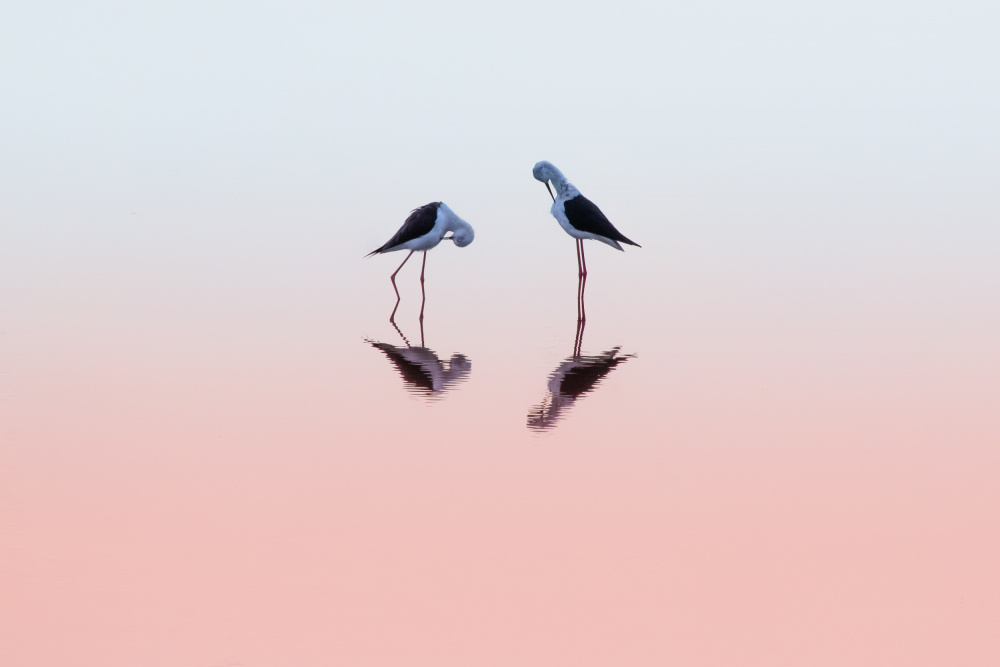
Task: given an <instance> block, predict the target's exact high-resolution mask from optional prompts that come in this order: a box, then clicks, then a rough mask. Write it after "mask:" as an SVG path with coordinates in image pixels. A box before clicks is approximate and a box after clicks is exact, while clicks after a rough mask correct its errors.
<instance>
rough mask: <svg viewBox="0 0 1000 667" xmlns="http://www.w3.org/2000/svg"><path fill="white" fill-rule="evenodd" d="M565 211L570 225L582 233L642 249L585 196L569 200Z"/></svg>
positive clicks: (565, 204) (564, 205)
mask: <svg viewBox="0 0 1000 667" xmlns="http://www.w3.org/2000/svg"><path fill="white" fill-rule="evenodd" d="M563 209H564V210H565V211H566V219H567V220H569V224H571V225H573V226H574V227H575V228H577V229H578V230H580V231H581V232H587V233H588V234H597V235H598V236H603V237H605V238H609V239H611V240H612V241H618V242H620V243H627V244H629V245H634V246H635V247H637V248H641V247H642V246H640V245H639V244H638V243H636V242H635V241H632V240H630V239H628V238H626V237H625V235H624V234H622V233H621V232H620V231H618V230H617V229H615V226H614V225H612V224H611V221H610V220H608V217H607V216H606V215H604V213H603V212H602V211H601V209H599V208H597V204H595V203H594V202H592V201H590V200H589V199H587V198H586V197H584V196H583V195H577V196H575V197H573V198H572V199H567V200H566V201H565V203H564V204H563Z"/></svg>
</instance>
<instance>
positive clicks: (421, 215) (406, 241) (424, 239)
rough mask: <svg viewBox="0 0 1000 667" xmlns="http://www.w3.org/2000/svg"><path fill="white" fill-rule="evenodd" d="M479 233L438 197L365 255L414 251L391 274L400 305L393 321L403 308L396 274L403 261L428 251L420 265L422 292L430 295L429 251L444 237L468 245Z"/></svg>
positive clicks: (414, 212)
mask: <svg viewBox="0 0 1000 667" xmlns="http://www.w3.org/2000/svg"><path fill="white" fill-rule="evenodd" d="M448 232H451V236H445V234H447V233H448ZM475 237H476V232H475V230H473V229H472V225H470V224H469V223H467V222H466V221H465V220H462V219H461V218H460V217H458V216H457V215H455V212H454V211H452V210H451V209H450V208H448V205H447V204H445V203H444V202H439V201H435V202H431V203H430V204H424V205H423V206H421V207H419V208H415V209H413V211H411V212H410V215H409V216H408V217H407V218H406V220H405V221H404V222H403V225H402V226H401V227H400V228H399V230H398V231H397V232H396V233H395V234H393V236H392V238H391V239H389V240H388V241H386V242H385V243H384V244H383V245H382V246H381V247H379V248H376V249H375V250H372V251H371V252H370V253H368V254H367V255H365V257H371V256H372V255H382V254H385V253H387V252H395V251H397V250H409V251H410V253H409V254H408V255H407V256H406V259H404V260H403V262H402V263H401V264H400V265H399V268H397V269H396V270H395V271H394V272H393V274H392V275H391V276H390V277H389V280H390V282H392V289H393V290H394V291H395V292H396V307H395V308H393V309H392V315H390V316H389V321H390V322H393V318H394V317H395V316H396V308H399V301H400V297H399V289H397V287H396V274H397V273H399V271H400V269H402V268H403V264H406V262H407V260H409V259H410V257H411V256H413V253H415V252H417V251H418V250H419V251H423V253H424V261H423V264H422V265H421V267H420V293H421V295H423V296H424V298H425V299H426V294H425V293H424V270H425V269H426V268H427V251H428V250H430V249H431V248H433V247H434V246H436V245H437V244H439V243H441V241H453V242H454V243H455V245H457V246H458V247H459V248H464V247H465V246H467V245H469V244H470V243H472V241H473V239H474V238H475ZM423 318H424V309H423V303H421V306H420V319H421V320H423Z"/></svg>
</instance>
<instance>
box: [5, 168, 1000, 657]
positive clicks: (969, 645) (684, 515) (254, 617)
mask: <svg viewBox="0 0 1000 667" xmlns="http://www.w3.org/2000/svg"><path fill="white" fill-rule="evenodd" d="M539 190H541V189H540V188H539ZM530 193H532V194H536V195H537V198H535V199H530V198H529V197H530V195H526V196H525V197H526V199H525V201H524V206H525V207H526V208H527V207H530V205H531V204H538V205H539V207H540V208H541V209H542V210H541V211H540V212H539V215H538V216H536V217H535V218H532V219H530V220H528V221H524V222H523V223H521V222H519V223H517V224H518V225H521V224H523V225H528V224H531V225H535V224H537V225H542V226H541V227H538V229H540V230H544V233H542V232H539V234H537V239H536V242H535V243H532V244H528V245H522V244H521V240H520V238H519V237H518V235H517V234H515V233H512V232H509V231H505V227H504V225H503V224H501V223H500V222H499V221H494V220H491V219H489V217H488V216H483V215H480V219H478V220H477V219H476V217H475V216H474V215H473V212H467V213H465V215H466V217H467V219H469V220H470V221H471V222H473V223H474V224H476V223H479V236H478V238H477V242H476V243H474V244H473V245H472V246H470V247H469V248H467V249H464V250H458V249H455V248H454V247H451V246H449V247H444V246H442V247H440V248H438V249H436V250H434V251H433V252H432V253H431V255H430V257H429V260H428V282H427V292H428V300H427V306H426V319H425V332H424V333H425V344H426V347H427V348H429V349H430V350H432V351H433V352H434V353H436V354H437V355H438V357H439V358H440V359H441V360H442V361H443V362H448V361H449V360H450V359H451V358H452V355H453V354H455V353H459V354H461V355H463V356H464V357H465V358H466V359H467V364H468V373H467V374H466V375H464V376H463V377H462V378H460V379H459V380H458V381H455V382H454V383H451V384H449V385H448V386H447V387H446V388H445V389H444V390H443V391H440V392H438V393H436V394H428V392H426V391H424V392H420V391H417V390H415V389H414V388H413V387H412V386H410V385H407V384H406V383H405V382H404V381H403V378H402V377H401V376H400V374H399V373H398V372H397V370H396V367H395V366H394V365H393V364H392V363H391V362H390V361H389V359H388V358H387V357H386V355H385V354H383V353H382V352H381V351H379V350H377V349H375V348H374V347H372V346H371V345H370V344H369V343H368V342H366V339H369V340H374V341H379V342H385V343H389V344H391V345H393V346H396V347H397V348H400V349H402V348H405V347H406V343H405V342H404V340H403V339H402V337H401V336H400V335H399V334H398V333H397V332H396V330H395V329H393V328H392V327H391V326H390V324H389V323H388V321H387V317H388V314H389V312H390V310H391V308H392V305H393V301H394V298H393V295H392V291H391V287H390V286H389V283H388V279H387V277H388V274H389V273H390V272H391V270H392V269H394V267H395V265H396V263H397V261H396V260H397V257H396V256H391V257H383V258H375V259H372V260H361V259H360V256H361V254H363V253H362V252H359V250H363V249H365V246H364V243H365V241H363V240H350V241H349V242H348V243H343V239H341V242H340V244H339V245H338V242H337V239H336V238H334V236H333V234H334V233H335V228H334V227H332V226H331V227H329V228H326V227H325V226H324V225H323V224H322V221H321V220H320V219H319V216H317V218H316V219H315V220H307V221H304V222H302V223H299V224H298V226H292V227H291V228H288V227H287V226H286V227H281V226H280V225H278V224H275V226H274V227H273V228H271V227H269V226H268V225H266V224H260V225H257V226H252V227H251V228H250V231H249V232H248V233H247V238H249V239H250V240H246V238H244V239H233V238H228V237H227V238H225V239H224V240H218V239H213V237H211V236H210V235H206V234H202V235H201V236H198V233H196V232H192V235H193V236H194V237H195V238H196V240H197V243H195V244H192V247H191V248H186V249H172V248H168V249H167V250H164V249H162V247H160V246H157V245H156V244H149V243H146V242H145V240H144V239H146V237H145V236H143V234H144V233H146V232H141V233H140V232H137V231H135V230H136V229H145V230H147V231H148V230H150V229H152V230H156V229H159V228H161V225H163V226H164V227H166V226H167V225H168V221H166V220H164V221H161V222H158V221H157V220H151V221H150V220H147V221H146V222H145V226H143V225H141V224H140V225H138V226H137V225H136V223H135V222H134V221H133V218H131V217H125V216H123V217H122V222H121V224H118V223H113V224H111V228H112V230H113V231H114V233H115V234H117V239H118V244H119V245H118V246H116V247H115V248H113V249H108V248H104V249H97V248H98V247H99V246H100V244H95V246H94V247H90V248H88V247H83V248H81V249H77V250H75V251H73V250H71V249H69V247H70V246H71V245H72V244H68V243H67V244H66V247H65V248H63V250H62V251H58V252H57V251H56V250H52V249H51V246H50V247H49V250H48V251H46V252H42V251H39V252H38V254H37V256H36V257H34V258H33V259H32V261H31V262H30V263H27V262H24V263H21V264H15V265H14V268H15V269H16V271H17V272H18V275H19V276H20V278H21V280H20V282H18V283H17V287H18V289H17V290H16V291H15V290H10V291H8V295H9V297H10V298H9V303H10V304H11V305H12V309H11V311H10V315H11V316H10V317H9V318H8V320H7V322H6V324H5V333H4V338H5V344H4V350H5V351H4V357H3V361H2V369H0V370H2V371H3V375H2V376H0V377H2V378H3V385H4V386H3V400H2V404H0V405H2V408H3V412H4V419H3V427H2V437H3V446H2V449H0V471H2V473H0V474H2V485H0V488H2V491H0V522H2V525H3V531H2V537H0V562H2V568H0V590H2V595H0V628H2V635H3V641H2V642H0V663H2V664H5V665H16V666H17V667H34V666H42V665H45V666H48V665H77V666H91V665H93V666H102V667H105V666H127V665H164V666H168V665H169V666H177V665H206V666H210V665H246V666H252V665H260V666H265V665H331V664H344V665H390V664H391V665H397V664H405V665H436V666H440V665H470V664H477V665H511V664H520V665H552V664H567V665H568V664H572V665H663V664H672V663H678V664H699V665H732V664H740V665H776V664H795V665H806V664H808V665H845V664H870V665H908V666H909V665H918V664H923V665H941V664H948V665H989V664H994V663H995V662H997V661H998V660H1000V636H998V628H1000V575H998V572H1000V570H998V568H997V565H996V564H997V562H1000V524H998V523H997V520H996V519H997V508H998V507H1000V490H998V486H997V484H996V480H997V478H998V475H1000V448H998V447H997V444H998V442H1000V421H998V419H997V416H996V412H995V411H996V405H997V403H998V399H1000V384H998V379H1000V354H998V352H997V347H996V341H997V340H998V334H1000V320H998V317H997V312H998V311H997V309H996V307H995V306H996V300H995V294H996V292H995V287H996V284H995V280H996V273H995V271H994V270H993V268H991V267H992V264H991V263H989V262H985V261H979V259H978V258H979V257H981V255H979V254H976V253H977V251H974V250H972V249H971V246H969V247H968V248H967V249H966V250H967V252H966V251H965V250H963V252H965V254H964V255H961V256H962V257H965V258H967V259H969V261H968V262H965V263H964V265H961V266H960V264H962V263H961V262H958V261H954V262H953V263H951V264H948V265H946V266H941V265H938V266H934V265H932V264H929V263H926V262H924V261H923V259H922V258H923V255H916V256H915V255H914V254H913V253H911V254H910V255H909V256H907V255H906V254H905V253H904V255H903V257H902V259H900V258H899V257H897V256H895V255H893V254H892V252H889V251H886V252H885V253H884V254H880V251H878V250H877V249H876V251H873V253H874V254H872V255H870V256H867V257H860V258H859V256H858V255H856V254H853V251H852V250H847V249H841V250H834V251H831V252H829V253H828V254H826V255H823V256H822V257H823V258H825V259H823V258H820V259H818V260H816V261H812V260H808V255H809V252H810V248H811V247H812V246H810V245H809V244H808V243H805V244H798V245H797V246H796V244H795V243H793V244H792V245H793V246H796V247H794V248H791V249H788V250H787V251H786V250H782V249H780V248H779V249H777V250H773V251H772V253H771V254H770V255H766V253H759V252H758V251H757V250H756V249H749V250H746V251H740V250H739V249H738V248H731V249H729V250H724V251H720V250H719V246H718V243H717V242H716V240H715V239H714V238H713V237H712V234H711V233H708V232H704V233H703V232H702V231H701V230H699V229H698V228H696V227H693V226H691V225H688V226H685V224H684V218H683V215H684V213H683V212H681V213H680V216H679V217H680V220H678V221H677V222H676V223H675V225H674V226H673V227H671V226H670V225H659V226H657V227H656V228H655V229H654V228H653V227H652V226H650V223H649V221H648V219H642V218H639V219H636V220H634V221H633V222H632V223H631V224H630V225H626V224H621V226H622V228H623V229H625V230H626V233H630V232H631V233H632V235H633V236H634V237H636V238H638V240H639V241H640V242H644V247H643V248H642V249H637V250H634V251H633V250H630V251H629V252H628V253H625V254H620V253H617V252H615V251H613V250H611V249H610V248H606V247H603V246H601V247H598V246H596V245H592V246H591V247H589V248H588V251H589V253H590V255H589V261H588V264H589V267H590V280H589V282H588V291H587V308H588V316H589V320H588V323H587V326H586V328H585V330H584V332H583V344H582V354H583V355H600V353H602V352H606V351H609V350H612V349H613V348H616V347H620V351H619V354H621V355H634V356H632V357H628V358H627V360H626V361H624V362H622V363H620V364H618V365H617V366H615V367H614V368H613V369H612V370H611V371H610V372H608V373H607V374H606V375H604V376H603V378H601V380H600V381H599V382H598V383H597V384H596V385H594V386H593V387H591V388H590V390H589V391H588V392H586V393H584V394H582V395H581V396H579V397H577V398H576V400H574V401H571V402H569V404H568V405H566V406H564V409H563V411H562V413H561V415H560V417H559V419H558V420H556V421H555V422H554V423H553V424H550V425H549V426H550V427H549V428H546V429H529V428H528V425H527V419H528V414H529V412H530V411H531V410H532V409H534V408H536V407H537V406H539V405H541V404H542V403H543V402H544V401H546V400H551V396H549V392H550V386H549V375H550V374H551V373H552V372H553V371H554V370H555V369H556V368H557V367H559V366H560V364H562V363H563V361H564V360H566V359H567V358H572V357H573V344H574V335H575V332H576V315H575V310H574V308H575V306H574V301H573V294H574V289H575V286H576V275H575V259H574V257H573V249H572V242H571V240H570V239H568V238H565V237H564V235H563V234H562V232H561V231H560V230H558V228H557V227H556V226H555V223H554V222H552V221H551V220H547V218H546V217H545V216H546V214H545V211H544V209H545V208H546V203H545V197H546V195H545V193H544V191H539V192H534V190H530ZM403 213H404V214H405V211H404V212H403ZM691 215H692V216H693V215H694V214H693V213H692V214H691ZM484 217H485V218H486V219H485V220H484V219H483V218H484ZM927 218H928V219H930V218H932V214H931V213H928V214H927ZM702 222H703V223H704V224H705V225H706V226H705V227H704V228H703V229H705V230H711V229H713V227H712V223H711V214H706V218H705V219H704V220H703V221H702ZM365 224H366V225H369V226H372V227H375V228H376V233H378V232H379V231H381V228H382V227H387V228H389V229H387V230H385V231H386V233H389V232H391V231H392V228H393V225H392V224H389V223H387V222H385V221H379V220H366V221H365ZM380 224H381V227H380V226H379V225H380ZM719 224H722V223H719ZM549 225H551V226H549ZM626 228H627V229H626ZM644 228H645V230H646V234H645V235H643V234H642V231H643V229H644ZM310 229H317V230H320V231H318V232H317V234H318V237H319V241H318V242H317V241H316V239H315V238H314V239H308V238H307V237H308V234H306V233H305V231H304V230H310ZM507 229H508V230H509V227H508V228H507ZM685 229H686V230H687V231H678V230H685ZM733 229H734V230H735V229H736V227H735V226H734V227H733ZM734 233H736V232H734ZM109 238H110V235H109ZM348 238H349V239H352V238H353V237H348ZM522 238H523V237H522ZM270 241H273V243H270ZM24 243H27V242H26V241H24ZM963 243H964V241H963ZM491 244H492V245H493V246H494V247H493V248H492V249H491ZM355 246H356V247H355ZM36 247H41V246H40V245H39V246H36ZM195 247H196V249H194V248H195ZM962 248H965V246H964V245H954V246H951V252H952V254H951V255H948V256H950V257H954V256H955V253H956V252H958V250H961V249H962ZM956 249H958V250H956ZM911 250H912V248H911ZM947 251H948V249H947V248H945V252H947ZM893 252H895V250H894V251H893ZM518 253H520V255H518ZM802 255H806V256H807V261H800V260H798V259H794V258H797V257H801V256H802ZM894 257H895V258H894ZM813 259H815V257H814V258H813ZM918 260H919V261H918ZM994 268H995V267H994ZM416 278H417V267H416V266H407V268H406V269H404V271H403V272H402V273H401V274H400V286H401V291H402V292H403V302H402V304H401V306H400V312H399V315H398V317H397V323H398V324H399V326H400V329H401V331H402V333H403V334H405V335H406V338H407V339H408V340H409V342H410V343H411V344H412V345H413V346H415V347H416V346H419V342H418V341H419V337H420V329H419V326H418V321H417V312H418V308H419V290H418V284H417V281H416Z"/></svg>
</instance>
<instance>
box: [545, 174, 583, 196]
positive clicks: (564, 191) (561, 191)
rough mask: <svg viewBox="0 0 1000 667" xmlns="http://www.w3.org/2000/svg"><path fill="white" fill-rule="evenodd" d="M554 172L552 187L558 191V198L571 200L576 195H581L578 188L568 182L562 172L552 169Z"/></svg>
mask: <svg viewBox="0 0 1000 667" xmlns="http://www.w3.org/2000/svg"><path fill="white" fill-rule="evenodd" d="M552 170H553V172H554V173H553V174H552V178H551V179H550V180H551V181H552V187H554V188H555V189H556V197H562V198H564V199H569V198H570V197H573V196H574V195H578V194H580V191H579V190H577V189H576V186H575V185H573V184H572V183H570V182H569V181H567V180H566V177H565V176H563V173H562V172H561V171H559V170H558V169H556V168H555V167H552Z"/></svg>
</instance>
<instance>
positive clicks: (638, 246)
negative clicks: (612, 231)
mask: <svg viewBox="0 0 1000 667" xmlns="http://www.w3.org/2000/svg"><path fill="white" fill-rule="evenodd" d="M618 240H619V241H621V242H622V243H627V244H629V245H634V246H635V247H636V248H641V247H642V246H641V245H639V244H638V243H636V242H635V241H633V240H631V239H627V238H625V237H624V236H623V237H621V238H620V239H618Z"/></svg>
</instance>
